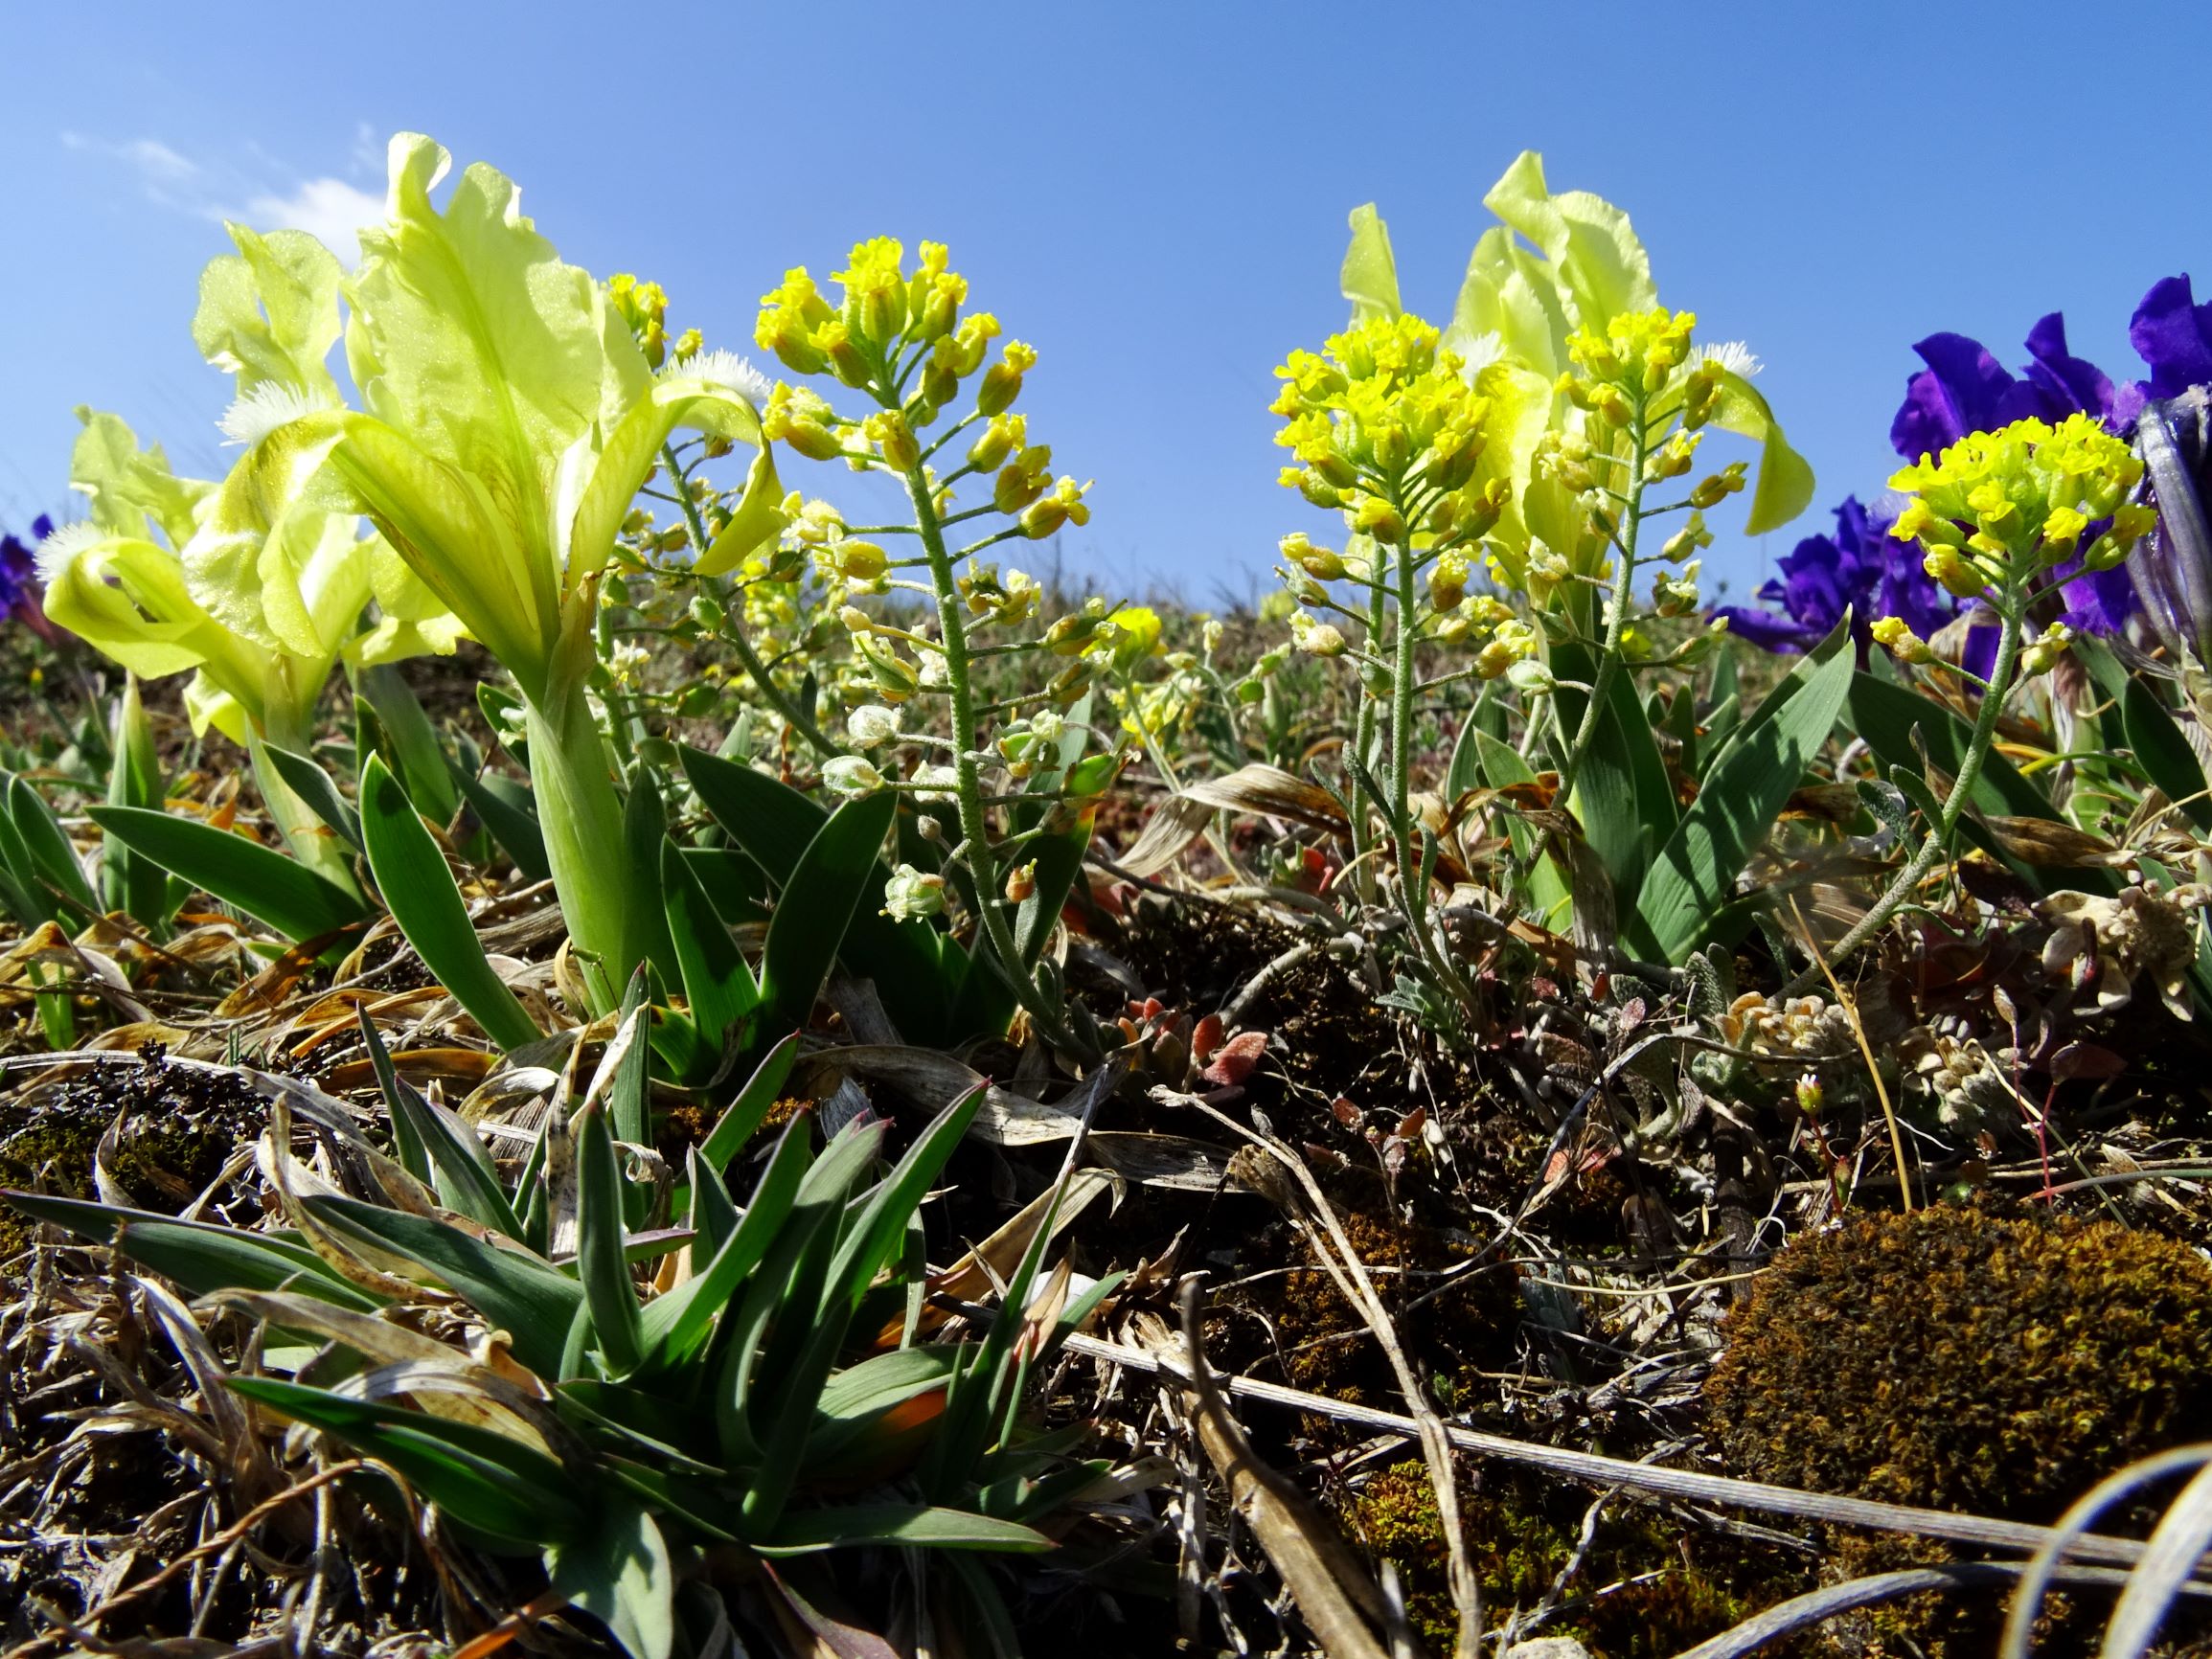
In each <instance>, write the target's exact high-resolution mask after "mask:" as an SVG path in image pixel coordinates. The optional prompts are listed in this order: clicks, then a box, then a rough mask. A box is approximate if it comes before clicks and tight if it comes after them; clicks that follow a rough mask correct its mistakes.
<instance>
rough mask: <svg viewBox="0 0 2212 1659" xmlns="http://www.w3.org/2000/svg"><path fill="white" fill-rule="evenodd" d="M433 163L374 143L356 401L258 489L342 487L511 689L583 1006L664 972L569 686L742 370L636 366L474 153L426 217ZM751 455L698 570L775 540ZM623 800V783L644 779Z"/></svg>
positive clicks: (425, 151) (610, 312) (351, 289)
mask: <svg viewBox="0 0 2212 1659" xmlns="http://www.w3.org/2000/svg"><path fill="white" fill-rule="evenodd" d="M449 161H450V158H449V157H448V156H447V154H446V152H445V150H444V149H442V148H439V147H438V146H437V145H436V144H434V143H432V142H431V141H430V140H429V139H427V138H424V137H422V136H421V135H420V134H414V133H402V134H400V135H399V136H398V137H396V138H394V139H393V141H392V145H391V183H390V190H389V193H388V195H387V199H386V209H385V213H386V216H385V222H384V223H383V224H381V225H377V226H372V227H369V228H367V229H364V230H363V231H362V233H361V247H362V261H361V265H360V268H359V269H358V270H357V271H355V272H354V273H353V276H352V277H351V278H349V279H347V280H346V281H345V283H344V284H342V292H343V295H344V298H345V300H346V302H347V304H348V306H349V307H350V309H351V315H350V319H349V321H348V324H347V328H346V358H347V365H348V368H349V370H350V371H351V374H352V377H353V384H354V385H355V386H356V387H357V388H358V389H359V393H360V397H361V401H362V404H363V409H362V410H361V411H358V412H356V411H353V410H350V409H342V408H311V407H310V408H305V409H294V410H291V411H287V413H290V414H291V415H292V417H293V418H291V419H288V420H282V421H280V422H277V423H275V424H273V425H272V426H271V428H270V429H269V430H268V431H267V432H266V433H265V435H263V436H262V437H261V438H260V441H259V442H258V443H257V444H256V445H255V450H254V460H255V465H256V476H257V478H258V479H259V480H260V482H261V484H262V488H264V489H267V490H268V491H269V492H270V493H272V494H274V495H278V496H285V495H293V494H315V495H322V494H329V493H335V494H338V495H340V496H342V497H343V498H344V499H346V501H347V502H348V504H349V505H350V506H353V507H354V508H357V509H358V510H359V511H363V512H365V513H366V514H367V515H368V516H369V518H370V520H371V522H373V523H374V524H375V525H376V528H377V530H378V531H379V532H380V533H381V534H382V536H383V539H384V540H385V541H386V542H387V543H388V544H389V545H390V547H391V548H392V550H393V552H394V553H395V555H396V556H397V557H398V558H399V560H400V561H401V562H402V563H403V564H404V566H405V568H406V570H407V571H408V572H410V573H411V574H412V576H413V577H414V579H415V580H417V581H419V582H420V583H421V584H422V588H423V589H425V590H426V591H427V592H428V593H430V594H431V595H434V596H435V598H436V599H437V601H438V602H439V603H440V605H442V606H443V607H444V608H445V610H447V611H449V612H450V613H451V614H452V615H453V616H454V617H455V618H457V619H458V620H459V622H460V624H461V625H462V626H464V627H465V628H466V629H467V632H468V633H469V634H470V635H472V636H473V637H474V638H476V639H477V640H479V641H481V642H482V643H483V645H484V646H485V648H487V649H489V650H490V652H491V653H492V655H494V656H495V657H497V658H498V659H499V661H500V663H501V665H502V666H504V667H505V668H506V669H507V670H508V671H509V672H510V673H511V674H513V676H514V680H515V684H516V686H517V687H518V688H519V689H520V691H521V693H522V699H523V702H524V705H525V708H526V711H527V725H528V731H529V738H530V766H531V778H532V784H533V785H534V787H535V789H536V797H537V808H538V818H539V821H540V823H541V824H542V826H543V828H544V831H545V840H546V853H547V860H548V862H549V864H550V865H551V867H552V871H553V878H554V885H555V887H556V889H557V891H558V892H559V897H560V903H561V911H562V915H563V917H564V918H565V920H566V921H567V924H568V929H569V936H570V940H571V942H572V943H573V946H574V948H575V952H576V955H577V957H578V959H579V962H580V966H582V971H583V977H584V981H585V984H586V986H587V987H588V988H589V990H590V993H591V997H592V1000H593V1002H594V1004H595V1005H596V1006H597V1007H598V1008H599V1009H601V1010H604V1009H606V1008H611V1007H613V1006H614V1005H615V1004H616V1003H617V1002H618V1000H619V997H620V992H621V989H622V987H623V985H624V983H625V982H626V980H627V978H628V975H629V972H630V970H631V969H632V968H633V967H634V966H636V965H637V964H638V963H639V962H641V961H646V960H650V961H652V962H653V963H655V964H656V965H657V966H660V967H661V968H662V969H663V971H664V972H665V973H667V974H669V975H670V977H671V978H672V980H673V971H674V967H673V960H672V955H671V947H670V945H669V942H668V933H667V923H666V920H665V919H664V917H663V913H662V909H661V904H660V898H659V892H658V884H657V878H656V875H655V874H654V871H653V870H652V868H651V867H650V860H645V861H641V860H638V859H636V858H633V857H630V856H628V855H627V854H626V852H625V850H624V841H623V822H624V810H625V808H624V801H623V795H622V792H621V790H620V789H619V788H618V787H617V784H616V779H615V776H614V772H613V768H612V765H611V763H610V761H609V757H608V753H607V748H606V742H605V739H604V735H603V733H602V731H601V728H600V724H599V719H598V716H597V715H596V713H595V712H594V710H593V708H592V706H591V702H590V699H589V697H588V695H587V691H586V687H587V682H588V680H589V677H590V674H591V670H592V668H593V665H594V663H595V661H596V640H595V634H594V621H595V617H596V613H597V607H598V598H599V583H600V579H601V575H602V573H603V571H604V568H605V566H606V564H607V561H608V559H609V558H610V557H612V554H613V551H614V545H615V538H616V535H617V534H618V532H619V531H620V529H621V526H622V523H623V520H624V519H625V518H626V517H627V515H628V513H629V512H630V511H631V504H632V501H633V499H634V497H635V496H636V494H637V491H638V489H640V488H641V487H642V486H643V484H644V483H645V482H646V480H647V478H648V477H649V476H650V474H651V473H652V471H653V469H654V467H655V466H657V465H658V463H659V459H660V455H661V449H662V445H663V444H664V443H666V442H667V440H668V438H669V436H670V434H671V433H672V432H673V431H674V430H676V429H677V428H678V427H679V426H689V427H694V428H696V429H698V430H701V431H703V432H705V433H707V434H708V435H709V436H711V437H715V438H720V439H725V440H729V441H731V442H736V443H751V444H756V445H758V444H759V443H760V442H761V439H760V421H759V417H758V414H757V412H756V398H758V397H759V396H761V395H762V394H763V393H764V390H765V383H764V381H762V380H761V378H760V376H758V375H755V374H754V372H753V371H752V370H751V369H750V367H749V366H747V365H745V364H742V363H741V362H739V361H738V360H737V359H735V358H733V357H730V356H729V355H728V354H727V353H724V352H709V353H705V354H703V355H700V356H695V357H693V358H692V359H691V360H689V361H688V362H684V363H679V364H673V365H672V366H671V367H670V368H669V369H668V370H666V371H664V372H662V373H659V374H657V375H656V374H655V373H654V371H653V370H652V369H651V368H650V366H649V364H648V361H647V357H646V353H645V351H644V350H643V349H642V348H641V347H640V345H639V343H638V341H637V340H636V339H635V338H633V336H632V334H631V331H630V329H629V327H628V326H627V322H626V320H625V318H624V315H623V314H622V311H621V310H620V309H619V308H618V307H617V306H616V305H615V304H614V303H613V302H612V301H611V300H610V298H609V296H608V294H607V292H606V290H605V289H604V288H602V287H601V286H600V285H599V284H596V283H594V282H593V281H592V279H591V278H590V276H589V275H587V274H586V273H585V272H584V271H582V270H581V269H579V268H578V267H577V266H574V265H569V264H564V263H562V262H561V261H560V260H559V257H558V256H557V255H556V254H555V252H554V249H553V245H552V244H551V243H550V242H549V241H547V240H546V239H545V238H543V237H542V236H540V235H539V234H538V233H537V230H536V227H535V226H534V225H533V224H532V222H531V221H530V219H528V218H527V217H525V216H523V214H522V212H521V207H520V201H519V192H518V191H517V190H516V187H515V186H514V184H513V181H512V180H510V179H508V178H507V177H506V176H505V175H503V174H501V173H499V172H497V171H496V170H493V169H491V168H490V167H487V166H485V165H483V164H481V163H478V164H476V165H474V166H471V167H469V168H468V169H467V170H466V171H465V172H464V173H463V174H462V176H461V178H460V180H459V181H458V183H457V184H456V186H455V188H454V190H453V193H452V196H451V200H450V202H449V203H448V205H447V206H446V208H445V211H444V212H443V213H441V212H440V211H439V210H438V209H437V208H436V207H435V206H434V205H433V204H432V202H431V199H430V193H431V191H432V189H433V188H434V187H435V186H436V185H437V184H438V182H439V181H440V180H441V179H442V178H443V177H444V176H445V171H446V170H447V167H448V165H449ZM782 498H783V491H782V489H781V488H780V487H779V486H778V485H777V483H776V481H775V476H774V470H773V467H772V466H770V465H769V464H768V462H767V458H766V456H765V453H764V454H763V456H762V459H761V462H760V464H759V465H757V466H756V467H755V468H754V473H753V477H752V479H751V480H750V482H749V485H748V489H747V491H746V499H745V501H744V503H742V504H741V508H740V510H739V511H737V512H736V513H735V514H734V515H733V517H732V518H731V520H730V522H729V524H728V526H727V527H726V528H725V530H724V531H723V532H722V534H721V535H720V536H718V538H717V540H716V542H715V544H714V545H712V546H710V547H707V548H703V549H701V550H700V554H701V560H702V568H706V569H718V568H727V567H728V565H729V564H731V563H733V562H735V560H737V559H738V558H739V557H742V555H743V554H744V552H746V551H747V549H748V546H749V544H750V542H751V541H756V540H758V539H761V538H762V537H763V536H766V535H772V534H776V532H777V531H779V530H780V529H781V527H782V518H781V515H780V511H779V509H780V504H781V502H782ZM641 786H642V785H641Z"/></svg>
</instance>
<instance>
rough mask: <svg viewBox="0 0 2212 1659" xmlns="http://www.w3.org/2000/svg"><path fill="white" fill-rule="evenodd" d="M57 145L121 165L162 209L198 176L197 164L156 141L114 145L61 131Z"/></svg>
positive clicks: (134, 140) (126, 141)
mask: <svg viewBox="0 0 2212 1659" xmlns="http://www.w3.org/2000/svg"><path fill="white" fill-rule="evenodd" d="M61 142H62V144H63V145H64V146H66V147H67V148H70V149H80V150H85V151H87V152H89V153H91V154H93V155H103V156H106V157H107V158H108V159H109V160H110V161H119V162H122V163H123V164H124V165H125V167H127V168H129V169H130V170H131V171H133V172H135V173H136V174H137V175H138V182H139V183H140V184H141V185H142V186H144V187H145V190H146V193H147V194H148V196H149V197H150V198H151V199H153V200H154V201H157V202H160V203H162V204H163V205H164V206H170V207H173V206H177V205H180V204H179V203H178V200H177V195H176V193H177V192H178V191H179V190H180V189H183V188H187V187H190V186H191V185H192V183H193V181H194V180H195V179H197V178H198V177H199V176H200V167H199V164H198V163H197V162H195V161H194V160H193V159H192V158H191V157H190V156H186V155H180V154H178V153H177V152H176V151H175V150H173V149H171V148H170V147H169V146H168V145H166V144H164V143H162V142H161V140H160V139H158V138H133V139H128V140H125V141H122V142H117V141H114V140H110V139H103V138H88V137H86V136H85V135H84V134H83V133H81V132H64V133H63V134H62V135H61Z"/></svg>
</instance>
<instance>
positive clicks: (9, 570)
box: [0, 512, 54, 634]
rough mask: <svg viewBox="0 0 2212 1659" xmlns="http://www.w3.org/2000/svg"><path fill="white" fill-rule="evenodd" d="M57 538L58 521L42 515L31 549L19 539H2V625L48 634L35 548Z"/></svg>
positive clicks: (33, 525) (37, 520)
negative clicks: (22, 626) (21, 625)
mask: <svg viewBox="0 0 2212 1659" xmlns="http://www.w3.org/2000/svg"><path fill="white" fill-rule="evenodd" d="M52 534H54V520H53V519H51V518H49V517H47V516H46V514H45V513H43V512H41V513H40V514H39V515H38V516H37V517H36V518H34V519H33V520H32V521H31V546H26V545H24V543H23V542H22V540H21V539H19V538H18V537H16V536H12V535H0V622H6V621H10V620H13V621H18V622H25V623H28V624H30V625H32V626H33V627H34V628H35V629H37V630H38V632H39V633H41V634H45V633H46V631H47V625H46V614H45V611H44V608H43V607H42V606H41V605H40V604H39V602H38V559H37V556H36V555H35V554H34V552H33V551H32V548H33V547H35V546H36V545H37V544H38V543H39V542H41V541H44V540H45V539H46V538H47V537H48V536H50V535H52Z"/></svg>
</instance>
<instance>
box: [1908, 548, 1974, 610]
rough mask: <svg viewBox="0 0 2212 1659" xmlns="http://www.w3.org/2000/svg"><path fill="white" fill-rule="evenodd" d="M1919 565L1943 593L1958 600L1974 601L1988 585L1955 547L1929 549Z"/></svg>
mask: <svg viewBox="0 0 2212 1659" xmlns="http://www.w3.org/2000/svg"><path fill="white" fill-rule="evenodd" d="M1920 565H1921V568H1922V569H1923V570H1925V571H1927V574H1928V575H1930V576H1932V577H1933V578H1935V580H1936V581H1937V583H1938V585H1940V586H1941V587H1942V588H1943V590H1944V592H1946V593H1949V594H1953V595H1955V596H1957V597H1958V598H1960V599H1974V598H1976V597H1978V596H1979V595H1980V593H1981V591H1982V589H1983V588H1985V587H1987V586H1988V585H1989V582H1988V580H1986V579H1985V578H1984V577H1983V576H1982V573H1981V572H1980V571H1978V570H1976V569H1975V568H1974V567H1973V564H1972V563H1970V562H1969V561H1968V559H1967V557H1966V556H1965V555H1964V554H1962V553H1960V552H1959V550H1958V549H1957V548H1955V547H1936V548H1930V549H1929V550H1928V554H1927V557H1926V558H1924V559H1922V560H1921V561H1920Z"/></svg>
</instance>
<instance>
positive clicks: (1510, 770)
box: [1467, 720, 1574, 932]
mask: <svg viewBox="0 0 2212 1659" xmlns="http://www.w3.org/2000/svg"><path fill="white" fill-rule="evenodd" d="M1468 729H1469V730H1470V731H1471V732H1472V733H1473V734H1474V741H1473V742H1472V743H1470V744H1468V745H1467V748H1468V750H1469V752H1470V753H1471V755H1472V756H1473V757H1474V759H1475V761H1476V763H1477V764H1478V766H1479V767H1480V771H1479V773H1478V774H1477V776H1478V778H1479V779H1480V781H1482V782H1484V783H1487V784H1489V785H1490V786H1491V787H1492V788H1493V789H1507V788H1511V787H1512V786H1513V785H1515V784H1533V783H1535V782H1536V781H1537V773H1536V768H1535V767H1534V766H1531V765H1530V764H1529V763H1528V762H1527V761H1524V760H1522V759H1521V757H1520V751H1519V750H1517V749H1516V748H1515V747H1514V746H1513V745H1512V744H1511V743H1508V742H1505V741H1503V740H1501V739H1497V738H1494V737H1492V736H1491V735H1490V734H1489V733H1488V732H1487V731H1485V730H1483V728H1482V727H1481V726H1479V725H1477V724H1476V723H1475V722H1474V721H1473V720H1470V721H1468ZM1505 832H1506V837H1507V839H1508V840H1510V841H1511V842H1512V843H1513V853H1514V856H1515V857H1516V858H1517V859H1519V860H1520V861H1521V863H1522V864H1523V865H1524V866H1526V867H1527V869H1528V886H1527V889H1526V892H1527V895H1528V902H1529V907H1530V909H1532V910H1533V911H1535V912H1536V917H1537V920H1539V921H1540V922H1542V923H1543V925H1544V926H1546V927H1548V928H1551V929H1552V930H1553V931H1554V932H1557V931H1559V930H1560V929H1562V928H1563V927H1564V926H1565V925H1566V922H1567V912H1568V910H1569V908H1570V907H1571V906H1572V905H1573V903H1574V896H1573V893H1572V890H1571V889H1569V887H1568V886H1567V878H1566V877H1565V876H1564V875H1562V874H1561V873H1560V867H1559V860H1558V859H1556V858H1554V857H1553V856H1552V855H1551V854H1550V853H1549V852H1540V853H1539V848H1540V847H1541V846H1542V843H1543V837H1542V836H1541V835H1539V833H1538V832H1537V830H1536V829H1535V828H1534V827H1533V826H1531V825H1529V824H1526V823H1524V822H1522V820H1521V816H1520V814H1519V813H1517V812H1511V811H1509V812H1507V813H1506V814H1505ZM1532 858H1533V859H1535V860H1536V862H1535V863H1533V864H1530V863H1529V860H1530V859H1532Z"/></svg>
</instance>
